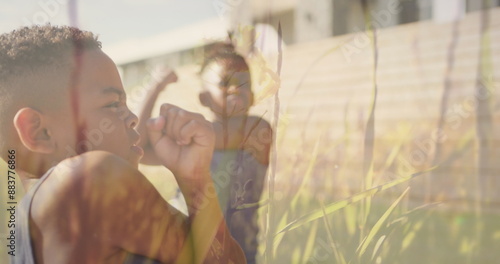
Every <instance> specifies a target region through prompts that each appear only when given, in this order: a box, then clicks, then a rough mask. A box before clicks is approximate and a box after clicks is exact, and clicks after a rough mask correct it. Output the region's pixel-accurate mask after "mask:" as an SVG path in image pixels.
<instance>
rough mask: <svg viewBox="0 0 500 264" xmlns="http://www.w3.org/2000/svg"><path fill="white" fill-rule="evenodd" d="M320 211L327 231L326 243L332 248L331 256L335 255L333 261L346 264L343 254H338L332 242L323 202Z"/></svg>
mask: <svg viewBox="0 0 500 264" xmlns="http://www.w3.org/2000/svg"><path fill="white" fill-rule="evenodd" d="M321 209H322V210H323V222H324V224H325V227H326V231H327V236H328V242H330V247H331V248H332V251H333V254H334V255H335V259H336V260H337V262H336V263H339V264H346V261H345V257H344V254H342V252H340V251H339V250H338V249H337V247H336V246H335V242H333V241H334V240H333V232H332V229H331V228H330V225H329V224H328V221H327V218H326V212H325V205H324V204H323V202H321Z"/></svg>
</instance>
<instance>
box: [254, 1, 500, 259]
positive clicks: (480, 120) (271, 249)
mask: <svg viewBox="0 0 500 264" xmlns="http://www.w3.org/2000/svg"><path fill="white" fill-rule="evenodd" d="M484 1H486V0H484ZM360 3H361V6H362V7H363V10H364V14H365V20H366V21H367V22H368V23H367V32H368V35H369V37H370V43H371V54H372V55H373V57H372V58H371V61H372V63H373V64H372V65H373V67H372V68H371V76H372V78H373V79H372V83H371V84H372V86H371V91H372V98H371V101H370V105H369V106H368V107H367V109H368V110H367V111H368V115H367V119H366V120H365V121H366V123H365V125H364V128H363V130H362V131H356V130H355V129H353V128H352V127H350V125H349V122H347V118H348V112H349V109H350V108H349V102H347V103H346V105H345V108H344V113H343V114H344V134H343V135H342V136H341V137H339V138H338V139H336V140H333V141H331V142H327V141H325V139H326V138H327V137H326V136H324V135H325V134H326V133H327V132H326V131H319V132H318V133H317V134H318V135H319V136H317V137H315V138H314V139H313V140H311V139H308V140H307V141H306V140H305V137H304V144H303V145H300V146H298V147H300V148H301V151H300V152H299V154H298V156H297V157H295V158H293V159H291V160H281V161H280V162H282V163H284V165H282V167H280V169H281V173H282V174H284V175H286V177H288V178H289V179H290V184H289V185H290V186H288V185H285V186H280V187H279V189H281V190H284V191H283V192H284V193H285V194H284V197H283V198H282V199H276V197H275V196H274V192H275V191H276V185H275V180H276V178H275V175H274V174H273V175H272V177H271V178H270V179H269V180H270V181H272V184H271V183H270V184H269V188H270V189H269V201H270V203H269V205H271V204H272V206H267V207H266V208H265V209H264V208H263V210H266V211H267V222H266V224H267V226H266V232H265V239H266V243H265V245H264V246H262V248H261V249H262V251H263V252H265V259H264V260H265V261H264V262H265V263H340V264H348V263H363V264H364V263H405V264H406V263H495V262H494V261H496V260H497V257H498V256H499V255H498V254H497V252H496V248H500V228H498V227H497V222H498V221H500V214H499V213H498V212H497V211H493V212H485V211H479V212H478V211H477V209H478V208H480V207H481V204H479V203H477V204H471V203H470V201H469V200H465V201H463V200H458V199H459V198H454V199H457V200H452V199H451V198H446V197H445V196H439V195H443V194H442V193H444V191H443V192H442V193H438V196H437V197H438V198H439V197H444V198H439V199H438V200H440V201H436V202H430V199H426V200H425V202H424V201H423V200H415V198H414V197H413V196H411V195H410V190H413V189H414V188H413V187H409V186H412V185H413V182H414V180H415V179H418V178H420V177H422V176H424V175H426V176H427V177H428V179H429V184H431V185H432V184H433V182H434V180H435V178H434V177H435V175H437V171H439V173H440V174H445V175H446V174H448V175H452V174H455V173H462V172H458V171H457V166H456V165H457V164H458V163H461V162H464V161H465V160H468V159H469V158H470V157H471V156H472V157H474V156H475V155H476V154H477V164H474V168H477V169H478V172H477V174H478V175H479V176H483V175H486V174H491V170H490V171H487V169H488V168H491V165H492V164H491V162H492V158H491V153H492V149H491V148H492V142H491V140H492V131H494V130H493V122H492V118H493V115H494V110H493V109H492V100H493V92H492V88H493V87H492V86H491V85H492V83H493V81H492V78H493V77H491V76H493V66H492V65H493V64H492V57H493V54H492V53H491V47H490V46H491V43H490V41H491V40H490V36H489V31H488V25H489V22H488V11H487V9H486V11H483V15H482V16H481V21H482V22H481V23H482V26H481V34H480V35H481V45H480V46H481V51H480V64H479V66H478V76H479V77H478V85H476V87H477V88H476V89H487V90H488V91H490V93H489V94H490V95H492V96H490V97H488V99H487V100H482V101H481V102H479V101H478V102H477V104H478V108H477V109H476V111H477V112H476V125H475V127H466V128H462V129H461V133H460V136H459V137H458V138H456V140H454V141H453V144H450V143H449V142H448V143H446V148H447V149H446V151H444V150H443V147H444V143H441V142H437V144H436V146H435V147H436V148H435V152H434V158H433V161H432V162H431V163H430V164H427V165H426V166H427V167H425V168H424V169H421V170H418V171H412V172H408V173H406V174H401V173H399V172H400V171H401V170H400V169H401V167H402V166H403V164H401V163H400V162H399V161H400V160H402V159H405V155H406V153H408V149H409V146H410V145H411V144H412V141H413V140H414V138H413V137H412V135H411V133H409V130H411V128H409V129H406V130H404V129H403V130H402V131H400V132H395V134H393V135H392V136H393V137H394V138H395V139H396V140H394V141H392V143H393V144H391V145H382V144H379V143H378V142H377V138H376V133H375V132H376V131H375V129H376V127H377V126H376V120H377V116H376V107H377V103H378V100H377V95H378V86H377V85H378V82H377V72H378V70H379V69H378V59H379V58H378V55H379V51H378V48H379V47H378V40H377V30H376V29H375V28H373V27H372V23H371V22H370V7H369V4H368V1H364V0H361V1H360ZM280 32H281V30H280ZM459 41H460V22H459V21H456V22H454V24H453V25H452V32H451V39H450V43H449V45H448V50H447V56H446V61H445V64H446V71H445V73H444V78H443V80H444V81H443V83H444V86H443V93H442V97H441V101H440V105H439V108H438V109H439V114H438V122H437V126H436V127H437V129H438V130H445V125H446V124H445V123H446V122H445V120H446V113H447V110H448V108H449V104H450V100H451V99H450V98H451V91H452V83H453V78H452V72H453V70H454V69H455V67H456V65H457V62H456V61H457V59H458V57H457V56H458V55H457V49H458V45H459ZM342 44H343V43H342ZM342 44H341V45H342ZM339 47H340V46H334V47H331V48H330V49H328V50H326V51H325V52H323V53H322V56H321V57H318V58H316V59H315V60H313V63H312V64H310V65H308V66H307V67H305V68H304V70H303V74H302V75H301V76H300V78H299V82H298V84H297V85H296V86H295V90H294V92H293V93H292V97H294V96H296V95H297V91H298V90H299V89H300V88H303V85H304V83H305V79H307V78H308V76H309V74H310V72H311V71H312V70H313V69H314V67H315V66H316V65H317V64H318V63H319V62H320V61H321V60H323V59H324V57H325V56H327V55H330V54H334V53H335V52H337V51H339V49H340V48H339ZM484 76H489V78H490V79H488V80H489V81H488V82H484V80H485V78H484ZM485 83H486V84H487V85H490V86H486V87H484V85H485ZM481 85H482V86H481ZM278 103H279V101H276V102H275V107H276V105H278ZM485 118H486V119H485ZM428 123H429V124H428V125H429V126H431V127H432V126H433V125H432V123H433V120H429V122H428ZM435 125H436V124H435V123H434V126H435ZM358 132H359V133H361V134H362V138H363V141H362V143H359V142H353V141H352V140H351V139H352V137H353V134H355V133H358ZM305 142H307V143H308V144H305ZM476 142H477V143H478V144H477V147H478V148H477V152H475V150H476V149H475V148H474V146H475V145H474V144H475V143H476ZM358 143H359V144H360V145H361V146H360V149H362V155H359V153H349V152H348V151H346V150H343V151H340V153H339V154H337V155H336V156H335V157H332V150H337V149H342V148H341V147H344V148H345V146H349V145H354V144H358ZM275 147H279V145H275ZM358 155H359V156H362V157H363V158H362V159H363V162H362V169H361V170H360V171H359V175H357V177H358V178H359V179H362V180H361V181H360V186H357V188H356V190H357V191H354V190H352V189H350V190H348V191H346V192H347V195H343V194H345V193H342V194H341V193H334V192H335V191H338V190H339V188H335V186H329V185H328V184H331V183H333V182H335V181H333V180H332V178H333V176H334V175H335V177H336V179H338V181H348V180H349V177H352V175H351V174H349V173H348V169H349V168H350V167H352V166H353V165H352V164H354V163H352V161H353V160H355V159H356V158H357V156H358ZM275 157H276V156H275ZM332 160H333V162H332ZM325 161H330V163H328V162H325ZM414 169H415V168H414ZM467 172H468V171H467ZM467 172H464V174H465V173H467ZM273 173H276V171H274V172H273ZM394 175H396V176H394ZM429 175H431V176H430V177H429ZM440 177H441V176H440ZM387 178H391V179H392V180H384V179H387ZM292 182H293V184H292ZM314 183H319V184H320V185H321V188H323V189H322V191H323V192H326V193H328V192H331V193H330V194H331V195H321V194H319V193H318V192H317V190H318V187H317V186H315V185H314ZM294 184H298V185H297V186H292V185H294ZM483 184H484V183H483ZM418 187H419V186H418V185H417V187H416V188H418ZM420 187H421V186H420ZM271 188H272V189H271ZM287 191H289V193H286V192H287ZM465 192H470V193H467V194H466V195H464V197H466V196H467V195H469V196H470V194H471V193H473V190H465ZM425 194H426V195H431V190H430V188H426V193H425ZM447 199H448V200H447ZM476 201H478V200H476ZM455 204H457V205H456V206H455ZM457 208H458V209H457ZM474 210H476V211H475V212H474Z"/></svg>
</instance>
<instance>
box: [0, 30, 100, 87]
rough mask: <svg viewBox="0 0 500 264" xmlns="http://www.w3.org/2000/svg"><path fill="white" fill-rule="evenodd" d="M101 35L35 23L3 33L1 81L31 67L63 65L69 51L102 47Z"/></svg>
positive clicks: (0, 41) (1, 42)
mask: <svg viewBox="0 0 500 264" xmlns="http://www.w3.org/2000/svg"><path fill="white" fill-rule="evenodd" d="M100 48H101V42H99V41H98V40H97V36H95V35H94V34H92V33H91V32H88V31H82V30H80V29H77V28H74V27H67V26H61V27H58V26H51V25H50V24H49V25H45V26H32V27H24V28H21V29H18V30H14V31H12V32H10V33H6V34H2V35H0V80H2V81H3V80H5V79H8V78H12V77H15V75H18V74H20V73H23V72H25V71H27V70H33V69H36V68H37V67H45V66H47V65H52V64H60V63H62V61H64V60H65V59H66V58H64V56H67V55H68V53H69V52H73V53H75V54H78V53H80V52H82V51H84V50H89V49H100Z"/></svg>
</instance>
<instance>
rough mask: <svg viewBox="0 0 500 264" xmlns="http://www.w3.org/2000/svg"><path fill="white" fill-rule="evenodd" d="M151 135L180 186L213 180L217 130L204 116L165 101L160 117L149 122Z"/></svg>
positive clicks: (156, 152)
mask: <svg viewBox="0 0 500 264" xmlns="http://www.w3.org/2000/svg"><path fill="white" fill-rule="evenodd" d="M148 135H149V139H150V142H151V146H152V147H153V149H154V151H155V154H156V156H157V157H158V159H159V160H160V161H161V162H162V164H163V165H164V166H165V167H167V168H168V169H170V170H171V171H172V172H173V173H174V175H175V177H176V179H177V181H178V182H179V185H180V186H181V185H182V183H186V184H196V183H198V182H199V183H201V184H203V183H204V182H205V181H206V180H207V178H208V179H210V176H209V175H210V174H209V171H210V161H211V159H212V153H213V149H214V144H215V133H214V131H213V128H212V124H211V123H210V122H208V121H207V120H205V118H204V117H203V116H202V115H200V114H197V113H192V112H188V111H186V110H183V109H181V108H179V107H177V106H174V105H171V104H163V105H162V106H161V108H160V116H159V117H158V118H155V119H150V120H149V121H148ZM181 188H182V187H181Z"/></svg>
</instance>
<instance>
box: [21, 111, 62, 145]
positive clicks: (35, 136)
mask: <svg viewBox="0 0 500 264" xmlns="http://www.w3.org/2000/svg"><path fill="white" fill-rule="evenodd" d="M46 125H47V124H46V121H45V118H44V116H43V114H41V113H40V112H38V111H37V110H34V109H33V108H29V107H25V108H22V109H20V110H19V111H18V112H17V113H16V116H15V117H14V127H15V128H16V131H17V135H18V136H19V139H20V140H21V142H22V143H23V145H24V146H25V147H26V148H27V149H29V150H30V151H33V152H38V153H45V154H48V153H51V152H53V151H54V150H55V148H54V146H55V145H54V142H53V138H52V137H51V136H50V132H49V130H48V128H47V127H46Z"/></svg>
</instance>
